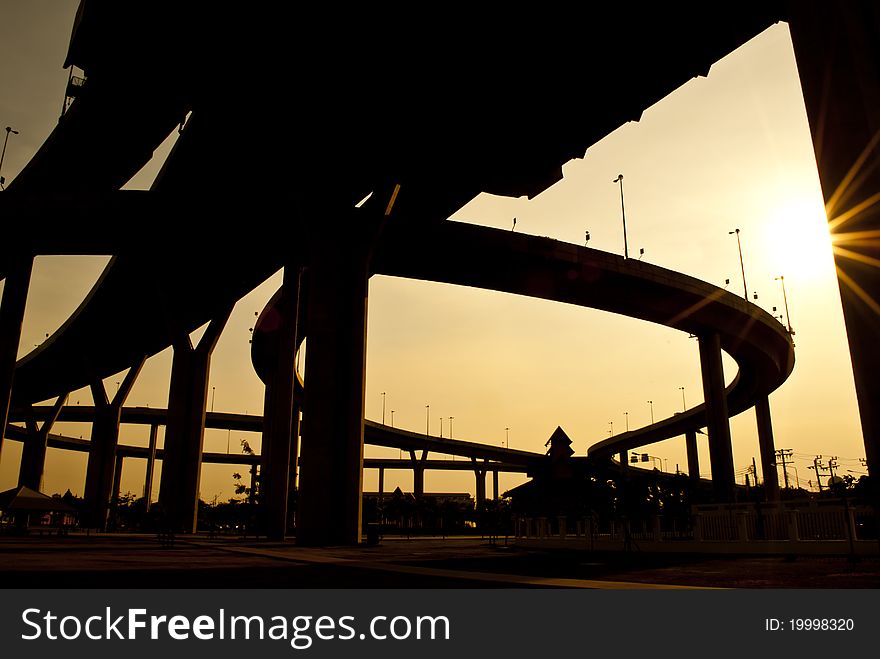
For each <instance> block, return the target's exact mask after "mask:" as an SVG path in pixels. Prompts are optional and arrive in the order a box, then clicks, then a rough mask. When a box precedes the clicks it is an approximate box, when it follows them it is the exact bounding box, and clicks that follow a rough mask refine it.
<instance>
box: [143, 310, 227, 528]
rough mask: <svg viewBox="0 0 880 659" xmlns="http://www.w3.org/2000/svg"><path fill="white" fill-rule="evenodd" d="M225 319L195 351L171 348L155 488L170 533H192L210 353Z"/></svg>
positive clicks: (180, 344)
mask: <svg viewBox="0 0 880 659" xmlns="http://www.w3.org/2000/svg"><path fill="white" fill-rule="evenodd" d="M231 313H232V307H229V308H228V309H226V310H225V311H224V312H223V313H221V314H220V315H219V316H217V317H216V318H214V319H213V320H212V321H211V322H210V324H209V325H208V328H207V329H206V330H205V333H204V334H203V335H202V338H201V340H200V341H199V344H198V346H196V347H195V348H193V345H192V343H191V342H190V340H189V336H183V337H181V338H178V340H177V341H175V342H174V360H173V361H172V363H171V383H170V386H169V389H168V422H167V423H168V425H167V426H166V427H165V458H164V460H163V462H162V479H161V482H160V486H159V505H160V507H161V509H162V515H163V516H164V519H163V521H162V523H163V524H164V525H165V526H166V527H167V529H168V530H171V531H174V532H182V533H193V532H194V531H195V530H196V522H197V515H198V506H199V482H200V479H201V470H202V446H203V444H204V439H205V410H206V403H207V400H208V376H209V374H210V370H211V353H212V352H213V351H214V346H216V345H217V340H218V339H219V338H220V334H221V333H222V332H223V328H224V327H225V326H226V321H227V320H229V315H230V314H231Z"/></svg>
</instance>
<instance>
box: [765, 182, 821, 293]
mask: <svg viewBox="0 0 880 659" xmlns="http://www.w3.org/2000/svg"><path fill="white" fill-rule="evenodd" d="M764 226H765V231H766V240H767V241H768V244H769V245H770V246H771V249H772V252H773V259H774V261H775V262H776V263H778V266H777V267H778V268H779V274H782V275H785V276H786V277H793V278H794V277H797V278H799V279H816V278H818V277H821V276H824V275H827V274H828V273H829V272H830V271H832V270H833V267H834V266H833V258H832V253H831V237H830V234H829V231H828V222H827V221H826V219H825V209H824V208H823V206H822V204H821V199H820V200H818V203H816V201H814V200H810V199H806V198H791V199H789V200H787V201H786V202H784V203H783V204H781V205H780V206H779V207H778V208H777V209H776V210H775V211H773V212H772V213H771V214H770V215H769V216H768V218H767V222H766V223H765V225H764Z"/></svg>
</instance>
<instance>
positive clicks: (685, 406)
mask: <svg viewBox="0 0 880 659" xmlns="http://www.w3.org/2000/svg"><path fill="white" fill-rule="evenodd" d="M679 390H680V391H681V411H682V412H684V411H685V410H686V409H687V403H685V402H684V387H679Z"/></svg>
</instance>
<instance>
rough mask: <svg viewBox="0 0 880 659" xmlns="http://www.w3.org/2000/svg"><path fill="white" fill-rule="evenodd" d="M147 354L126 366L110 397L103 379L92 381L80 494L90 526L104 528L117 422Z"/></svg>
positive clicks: (113, 461) (117, 433)
mask: <svg viewBox="0 0 880 659" xmlns="http://www.w3.org/2000/svg"><path fill="white" fill-rule="evenodd" d="M145 361H146V357H141V359H140V360H139V361H138V363H136V364H134V365H132V367H131V368H129V369H128V373H126V375H125V378H124V380H123V381H122V383H121V385H120V387H119V389H118V390H117V392H116V394H115V395H114V396H113V399H112V400H111V399H109V398H108V396H107V391H106V389H105V388H104V383H103V382H102V381H100V380H97V381H95V382H93V383H92V384H91V389H92V398H93V399H94V403H95V419H94V421H93V422H92V438H91V443H90V446H89V462H88V465H87V466H86V486H85V492H84V494H83V499H84V505H85V523H86V525H87V526H88V527H89V528H93V529H101V530H104V529H106V528H107V516H108V514H109V512H110V498H111V496H112V495H113V474H114V469H115V465H116V446H117V445H118V444H119V422H120V415H121V414H122V405H123V404H124V403H125V399H126V398H127V397H128V394H129V392H130V391H131V388H132V387H133V386H134V382H135V380H137V376H138V375H139V374H140V372H141V368H143V365H144V362H145Z"/></svg>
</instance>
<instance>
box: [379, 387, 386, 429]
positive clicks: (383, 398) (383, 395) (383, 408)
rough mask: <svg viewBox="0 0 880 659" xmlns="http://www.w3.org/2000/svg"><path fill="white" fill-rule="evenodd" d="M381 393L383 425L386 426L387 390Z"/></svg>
mask: <svg viewBox="0 0 880 659" xmlns="http://www.w3.org/2000/svg"><path fill="white" fill-rule="evenodd" d="M380 395H381V396H382V425H383V426H384V425H385V392H384V391H383V392H382V393H381V394H380Z"/></svg>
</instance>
